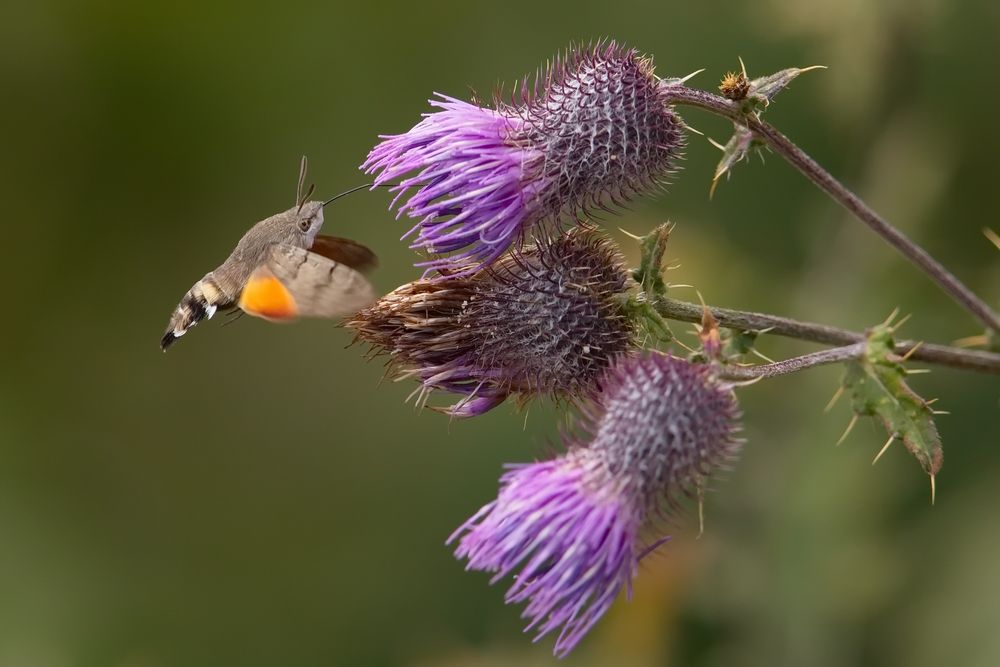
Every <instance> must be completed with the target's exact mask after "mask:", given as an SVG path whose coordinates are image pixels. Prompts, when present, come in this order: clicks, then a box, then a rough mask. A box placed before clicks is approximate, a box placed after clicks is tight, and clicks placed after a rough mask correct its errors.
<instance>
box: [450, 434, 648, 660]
mask: <svg viewBox="0 0 1000 667" xmlns="http://www.w3.org/2000/svg"><path fill="white" fill-rule="evenodd" d="M641 525H642V508H641V507H640V506H637V505H636V504H635V503H634V501H633V499H632V498H631V497H630V496H629V495H628V494H627V493H625V492H624V489H623V488H622V487H621V485H618V484H616V483H615V480H614V479H613V478H611V477H609V476H608V474H607V470H606V469H605V468H604V467H603V466H602V465H601V462H600V460H599V459H598V458H597V457H596V456H595V455H594V454H593V453H592V452H590V451H589V450H586V449H579V450H575V451H573V452H570V453H569V454H567V455H566V456H563V457H560V458H557V459H555V460H552V461H544V462H541V463H532V464H529V465H515V466H510V470H509V471H508V472H507V473H505V474H504V476H503V477H502V478H501V479H500V493H499V495H498V496H497V499H496V500H495V501H494V502H492V503H490V504H488V505H486V506H485V507H483V508H482V509H481V510H479V512H477V513H476V514H475V515H474V516H473V517H472V518H471V519H469V520H468V521H467V522H465V524H463V525H462V526H461V527H460V528H459V529H458V530H457V531H455V533H454V534H453V535H452V536H451V537H450V538H449V540H448V541H449V543H450V542H452V541H453V540H456V539H458V538H459V537H460V536H461V541H460V542H459V544H458V548H457V549H456V550H455V556H456V557H457V558H466V559H468V564H467V565H466V569H468V570H483V571H487V572H494V573H495V574H494V576H493V578H492V579H491V580H490V583H491V584H492V583H496V582H498V581H500V580H501V579H503V578H504V577H506V576H507V575H508V574H511V573H512V572H514V571H515V570H517V573H516V576H515V579H514V583H513V585H512V586H511V587H510V589H509V590H508V591H507V594H506V596H505V601H506V602H507V603H520V602H527V605H526V607H525V609H524V613H523V617H524V618H527V619H530V622H529V624H528V626H527V627H526V628H525V631H528V630H536V631H537V636H536V637H535V641H538V640H539V639H541V638H542V637H544V636H545V635H547V634H548V633H550V632H552V631H554V630H559V637H558V639H556V645H555V654H556V655H557V656H559V657H563V656H565V655H566V654H568V653H569V652H570V651H571V650H572V649H573V647H574V646H576V644H577V643H578V642H579V641H580V639H582V638H583V636H584V635H585V634H586V633H587V631H588V630H590V628H591V627H592V626H593V625H594V623H596V622H597V621H598V619H600V617H601V616H603V615H604V612H606V611H607V610H608V608H609V607H610V606H611V603H612V602H614V600H615V598H616V597H617V596H618V592H619V591H620V590H621V589H622V587H630V582H631V579H632V576H633V574H634V573H635V570H636V566H637V564H638V561H637V558H636V541H637V537H638V532H639V528H640V526H641ZM463 533H464V535H463Z"/></svg>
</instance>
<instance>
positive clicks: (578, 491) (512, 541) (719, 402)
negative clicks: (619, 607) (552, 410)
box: [449, 352, 741, 656]
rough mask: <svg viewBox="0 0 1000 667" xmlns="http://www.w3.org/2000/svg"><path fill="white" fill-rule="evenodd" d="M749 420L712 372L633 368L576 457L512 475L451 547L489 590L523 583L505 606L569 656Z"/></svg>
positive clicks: (600, 405) (590, 422)
mask: <svg viewBox="0 0 1000 667" xmlns="http://www.w3.org/2000/svg"><path fill="white" fill-rule="evenodd" d="M739 417H740V411H739V406H738V404H737V402H736V398H735V396H734V395H733V393H732V390H731V388H730V387H729V386H728V385H726V384H724V383H722V382H720V381H719V380H718V379H716V377H715V375H714V371H712V369H711V368H709V367H708V366H705V365H695V364H692V363H690V362H688V361H684V360H681V359H677V358H674V357H671V356H666V355H663V354H660V353H657V352H650V353H646V354H644V355H642V356H639V357H630V358H623V359H621V360H619V361H618V362H617V363H616V364H615V366H614V367H613V368H612V369H610V370H609V372H608V377H607V379H606V381H605V382H604V390H603V392H602V394H601V396H600V398H599V399H597V400H596V401H595V402H594V403H593V404H592V407H591V410H590V411H589V413H588V416H587V417H586V418H585V420H584V426H583V428H582V433H581V434H580V435H578V436H577V437H571V438H568V439H567V442H566V445H567V448H566V452H565V453H564V454H563V455H561V456H559V457H557V458H555V459H553V460H550V461H543V462H539V463H533V464H527V465H519V466H513V467H512V468H511V469H510V471H509V472H507V473H506V474H505V475H504V476H503V477H502V478H501V480H500V492H499V494H498V496H497V499H496V500H495V501H493V502H492V503H489V504H488V505H486V506H484V507H483V508H482V509H481V510H479V512H477V513H476V514H475V515H473V516H472V518H470V519H469V520H468V521H467V522H466V523H465V524H463V525H462V526H461V527H460V528H459V529H458V530H457V531H456V532H455V533H454V534H453V535H452V536H451V538H450V539H449V542H451V541H456V540H457V541H458V546H457V549H456V551H455V555H456V557H458V558H462V559H466V560H467V569H472V570H483V571H487V572H492V573H494V576H493V578H492V580H491V583H496V582H497V581H499V580H501V579H503V578H505V577H506V576H508V575H513V576H514V583H513V584H512V586H511V588H510V589H509V590H508V591H507V594H506V601H507V602H508V603H521V602H525V603H527V604H526V607H525V610H524V616H525V618H528V619H529V624H528V627H527V628H526V629H528V630H535V631H537V632H538V637H541V636H544V635H546V634H548V633H550V632H553V631H558V632H559V635H558V638H557V639H556V644H555V653H556V655H558V656H564V655H566V654H567V653H568V652H569V651H571V650H572V649H573V647H574V646H575V645H576V644H577V643H578V642H579V641H580V639H581V638H582V637H583V636H584V635H585V634H586V632H587V631H588V630H589V629H590V628H591V627H592V626H593V625H594V623H596V622H597V621H598V620H599V619H600V617H601V616H602V615H603V614H604V612H605V611H607V609H608V608H609V607H610V606H611V604H612V603H613V602H614V600H615V598H616V597H617V596H618V593H619V591H620V590H621V589H622V588H626V590H628V589H629V588H630V585H631V579H632V577H633V576H634V574H635V571H636V568H637V565H638V561H639V559H640V558H641V557H642V555H643V554H644V553H645V551H646V550H645V549H643V548H642V546H641V545H640V544H639V539H640V533H641V531H642V529H643V527H644V526H646V527H648V526H650V525H651V524H654V523H655V519H656V518H657V517H659V516H661V515H662V512H661V510H662V509H663V508H665V507H666V506H668V505H674V504H675V503H676V499H677V498H678V497H679V496H680V495H682V494H690V493H692V492H694V491H699V492H700V490H701V489H702V488H703V487H704V484H705V482H706V480H707V479H708V477H709V476H710V475H711V474H712V473H713V472H715V471H716V470H718V469H719V468H720V467H722V466H723V465H725V464H726V463H727V462H728V461H730V460H732V459H733V458H734V457H735V455H736V453H737V451H738V449H739V446H740V444H741V443H740V441H739V440H737V438H736V437H735V436H736V433H737V431H738V420H739ZM654 546H655V545H654Z"/></svg>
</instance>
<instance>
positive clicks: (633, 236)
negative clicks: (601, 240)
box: [618, 227, 642, 241]
mask: <svg viewBox="0 0 1000 667" xmlns="http://www.w3.org/2000/svg"><path fill="white" fill-rule="evenodd" d="M618 231H620V232H621V233H622V234H624V235H625V236H627V237H629V238H630V239H632V240H634V241H641V240H642V237H641V236H636V235H635V234H633V233H632V232H630V231H628V230H627V229H625V228H624V227H619V228H618Z"/></svg>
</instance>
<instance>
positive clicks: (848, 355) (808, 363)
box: [722, 343, 866, 380]
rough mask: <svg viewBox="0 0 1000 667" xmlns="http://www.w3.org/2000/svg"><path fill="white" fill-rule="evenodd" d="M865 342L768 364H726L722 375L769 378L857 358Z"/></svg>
mask: <svg viewBox="0 0 1000 667" xmlns="http://www.w3.org/2000/svg"><path fill="white" fill-rule="evenodd" d="M865 345H866V344H865V343H853V344H852V345H845V346H844V347H834V348H830V349H829V350H822V351H820V352H813V353H812V354H804V355H802V356H801V357H792V358H791V359H785V360H784V361H775V362H773V363H770V364H758V365H756V366H727V367H726V368H725V369H724V370H723V371H722V376H723V377H725V378H726V379H729V380H754V379H757V378H770V377H774V376H776V375H787V374H788V373H795V372H797V371H802V370H805V369H807V368H812V367H813V366H825V365H826V364H836V363H838V362H841V361H847V360H848V359H857V358H858V357H860V356H861V355H862V354H864V353H865Z"/></svg>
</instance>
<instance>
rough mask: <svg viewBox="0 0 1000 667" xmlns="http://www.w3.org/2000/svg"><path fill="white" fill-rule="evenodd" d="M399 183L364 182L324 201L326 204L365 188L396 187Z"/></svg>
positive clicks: (324, 204)
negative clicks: (376, 183)
mask: <svg viewBox="0 0 1000 667" xmlns="http://www.w3.org/2000/svg"><path fill="white" fill-rule="evenodd" d="M397 185H399V183H379V184H378V185H375V184H374V183H364V184H362V185H359V186H357V187H354V188H351V189H350V190H344V191H343V192H341V193H340V194H339V195H334V196H332V197H330V198H329V199H327V200H326V201H325V202H323V206H326V205H327V204H329V203H330V202H332V201H336V200H337V199H340V198H341V197H346V196H347V195H349V194H351V193H352V192H357V191H358V190H364V189H365V188H392V187H395V186H397Z"/></svg>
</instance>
